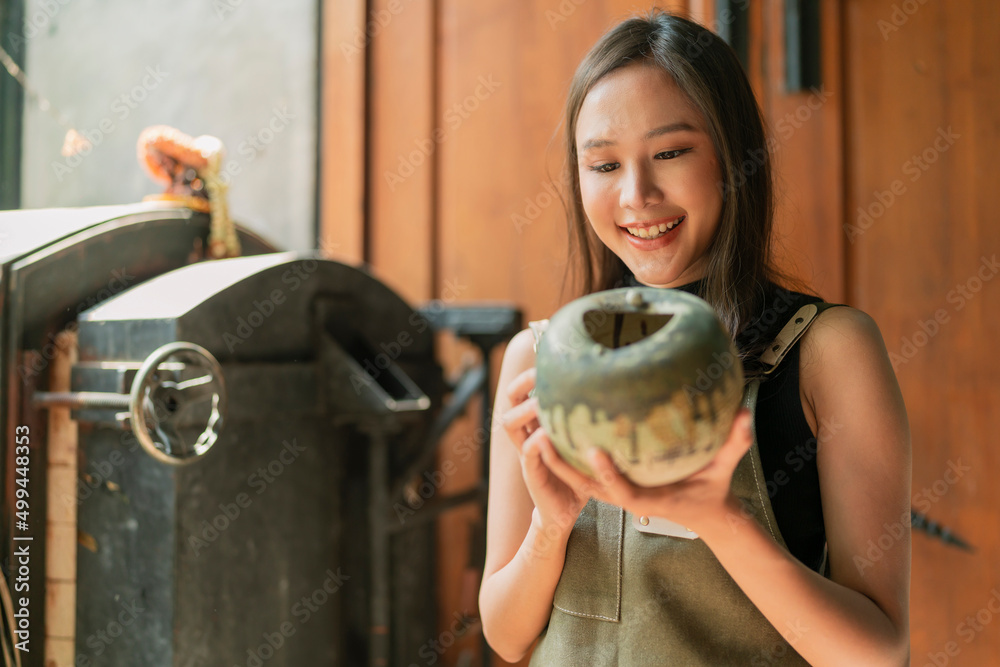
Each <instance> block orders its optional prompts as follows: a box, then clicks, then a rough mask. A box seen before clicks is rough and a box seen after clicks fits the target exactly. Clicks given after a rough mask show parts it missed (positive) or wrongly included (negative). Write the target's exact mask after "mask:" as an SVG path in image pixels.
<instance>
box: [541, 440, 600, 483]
mask: <svg viewBox="0 0 1000 667" xmlns="http://www.w3.org/2000/svg"><path fill="white" fill-rule="evenodd" d="M539 449H540V451H541V455H542V461H544V462H545V465H546V466H547V467H548V469H549V470H551V471H552V474H554V475H555V476H556V477H558V478H559V479H561V480H562V481H563V483H564V484H566V485H567V486H569V487H570V488H572V489H574V490H576V491H577V492H578V493H580V494H583V495H585V496H590V495H592V494H593V493H594V492H595V491H596V488H595V486H596V485H595V484H594V480H592V479H591V478H589V477H587V476H586V475H584V474H583V473H582V472H580V471H579V470H577V469H576V468H574V467H573V466H571V465H570V464H569V463H567V462H566V459H564V458H563V457H562V456H560V455H559V452H557V451H556V448H555V446H554V445H553V444H552V441H550V440H549V438H548V436H547V435H546V436H545V440H544V442H541V443H539Z"/></svg>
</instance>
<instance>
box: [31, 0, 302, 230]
mask: <svg viewBox="0 0 1000 667" xmlns="http://www.w3.org/2000/svg"><path fill="white" fill-rule="evenodd" d="M317 8H318V0H281V2H274V1H266V0H159V1H156V0H27V2H26V12H25V16H26V25H25V30H24V39H25V40H26V42H27V44H26V45H27V59H26V67H25V70H26V72H27V74H28V77H29V79H30V81H31V83H32V84H33V86H34V87H35V88H36V89H37V90H38V91H39V92H40V93H41V94H43V95H44V96H45V97H47V98H48V99H49V100H51V102H52V105H53V107H54V108H57V109H59V110H61V111H62V112H63V113H65V114H66V116H67V117H68V121H69V123H70V124H71V125H72V127H74V128H76V129H77V130H78V131H80V132H83V133H84V134H85V135H86V136H88V138H89V139H90V141H91V143H92V144H93V148H92V149H91V150H90V151H88V152H87V153H86V154H81V155H77V156H75V157H69V158H67V157H64V156H62V155H61V153H60V150H61V147H62V143H63V138H64V136H65V134H66V129H65V128H64V127H62V126H60V124H59V123H58V122H57V120H56V119H55V118H54V117H53V114H52V113H51V112H49V113H46V112H45V111H43V110H41V109H40V108H39V105H38V104H37V103H35V102H34V101H32V100H27V101H26V104H25V112H24V148H23V161H22V179H23V180H22V192H21V195H22V201H21V206H22V207H23V208H41V207H52V206H89V205H96V204H115V203H127V202H134V201H138V200H140V199H141V198H142V197H143V196H144V195H146V194H151V193H155V192H159V191H161V190H162V188H161V187H160V186H159V185H158V184H156V183H154V182H153V181H152V180H150V179H149V177H148V176H147V175H146V174H145V171H144V170H143V169H141V168H140V167H139V165H138V162H137V160H136V148H135V144H136V140H137V139H138V136H139V133H140V132H141V131H142V130H143V128H145V127H147V126H149V125H155V124H161V123H162V124H166V125H172V126H174V127H176V128H178V129H180V130H181V131H183V132H185V133H187V134H189V135H192V136H198V135H201V134H210V135H214V136H217V137H219V138H220V139H222V141H223V143H224V144H225V146H226V149H227V155H228V157H227V160H226V169H225V170H226V171H227V172H228V173H229V175H230V176H231V184H230V210H231V212H232V215H233V217H234V218H235V219H236V220H237V221H238V222H240V223H242V224H244V225H247V226H248V227H250V228H252V229H254V230H256V231H257V232H258V233H261V234H263V235H264V236H265V237H267V238H268V239H270V240H271V241H273V242H274V243H276V244H277V245H279V246H281V247H283V248H288V249H307V248H312V247H315V243H316V241H315V181H316V150H317V136H316V105H317V102H316V94H317V90H316V70H317V43H316V39H317V31H318V9H317Z"/></svg>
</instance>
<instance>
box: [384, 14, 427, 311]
mask: <svg viewBox="0 0 1000 667" xmlns="http://www.w3.org/2000/svg"><path fill="white" fill-rule="evenodd" d="M369 4H370V11H369V14H368V16H369V26H371V28H370V29H369V32H370V34H372V40H371V61H370V72H369V76H368V87H369V98H368V100H369V105H370V107H369V113H368V120H369V123H370V129H369V133H370V134H369V148H368V160H369V162H368V170H369V173H368V178H369V181H368V182H369V199H368V206H369V215H368V218H367V221H366V223H367V228H366V232H367V240H368V261H369V263H370V265H371V267H372V269H373V271H374V272H375V275H376V276H378V277H379V279H380V280H382V281H384V282H385V283H386V284H387V285H389V286H390V287H392V288H393V289H394V290H395V291H396V292H398V293H399V294H400V295H402V296H403V298H405V299H407V300H408V301H409V302H411V303H422V302H424V301H426V300H428V299H430V298H432V297H433V296H435V290H434V285H433V275H434V268H435V259H434V250H433V244H434V238H435V234H434V222H433V205H434V202H433V194H434V193H433V189H434V188H433V186H434V182H435V177H436V174H435V166H436V162H437V155H438V150H439V146H440V144H441V139H442V137H443V136H444V128H442V127H441V126H440V125H439V124H437V123H436V121H437V119H436V118H435V117H434V116H435V113H434V112H435V108H436V107H435V103H436V100H435V94H436V87H435V79H434V58H435V53H434V35H435V28H436V26H435V13H434V11H435V4H436V3H434V2H427V1H425V2H403V0H371V1H370V2H369Z"/></svg>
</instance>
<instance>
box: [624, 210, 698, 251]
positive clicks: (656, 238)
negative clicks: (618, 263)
mask: <svg viewBox="0 0 1000 667" xmlns="http://www.w3.org/2000/svg"><path fill="white" fill-rule="evenodd" d="M686 218H687V216H683V215H681V216H678V217H676V218H670V219H664V220H657V221H653V222H654V223H655V224H642V225H629V226H628V227H621V228H620V229H621V233H622V234H624V235H625V238H627V239H628V241H629V243H631V244H632V245H633V246H634V247H636V248H639V249H640V250H657V249H659V248H662V247H664V246H667V245H670V243H672V242H673V240H674V239H676V238H677V234H678V230H679V229H680V228H681V226H682V224H683V223H684V220H685V219H686ZM630 229H631V230H632V231H629V230H630ZM632 232H637V233H638V234H646V236H645V237H643V236H637V235H636V234H633V233H632Z"/></svg>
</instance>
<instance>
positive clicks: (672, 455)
mask: <svg viewBox="0 0 1000 667" xmlns="http://www.w3.org/2000/svg"><path fill="white" fill-rule="evenodd" d="M536 368H537V380H536V388H535V392H534V395H535V396H537V397H538V417H539V422H540V423H541V425H542V427H543V428H544V429H545V431H546V432H547V433H548V435H549V439H550V440H551V441H552V444H553V445H555V447H556V449H557V450H558V451H559V453H560V454H561V455H562V457H563V458H565V459H566V460H567V461H568V462H569V463H571V464H572V465H574V466H575V467H576V468H578V469H579V470H581V471H583V472H585V473H587V474H590V472H591V471H590V468H589V466H588V464H587V463H586V461H585V459H584V456H585V454H586V452H587V451H588V450H589V449H590V448H592V447H598V448H601V449H604V450H606V451H607V452H608V453H609V454H610V455H611V457H612V459H613V460H614V462H615V464H616V465H617V467H618V469H619V470H621V471H622V473H623V474H625V475H626V476H627V477H628V478H629V479H631V480H632V481H633V482H634V483H636V484H639V485H641V486H660V485H663V484H669V483H671V482H675V481H677V480H680V479H683V478H684V477H687V476H688V475H690V474H691V473H694V472H696V471H697V470H699V469H701V468H703V467H704V466H705V465H707V464H708V463H709V461H711V460H712V457H714V456H715V453H716V452H717V451H718V449H719V447H721V446H722V444H723V443H724V442H725V440H726V437H727V436H728V435H729V429H730V427H731V426H732V422H733V418H734V417H735V416H736V412H737V410H738V409H739V406H740V400H741V398H742V395H743V366H742V363H741V362H740V359H739V356H738V354H737V351H736V348H735V346H734V345H733V341H732V339H731V338H730V336H729V334H728V332H727V331H726V329H725V328H724V327H723V325H722V323H721V322H720V321H719V318H718V316H717V315H716V313H715V310H714V309H713V308H712V307H711V306H710V305H709V304H708V303H707V302H705V301H703V300H702V299H699V298H698V297H696V296H693V295H691V294H688V293H686V292H682V291H680V290H671V289H655V288H651V287H628V288H622V289H615V290H608V291H605V292H598V293H595V294H590V295H587V296H584V297H582V298H580V299H577V300H575V301H573V302H571V303H569V304H567V305H566V306H564V307H563V308H562V309H560V310H559V312H557V313H556V314H555V315H554V316H553V317H552V319H551V320H550V321H549V323H548V326H547V328H546V330H545V335H544V336H542V337H541V339H540V340H539V343H538V346H537V360H536Z"/></svg>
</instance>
